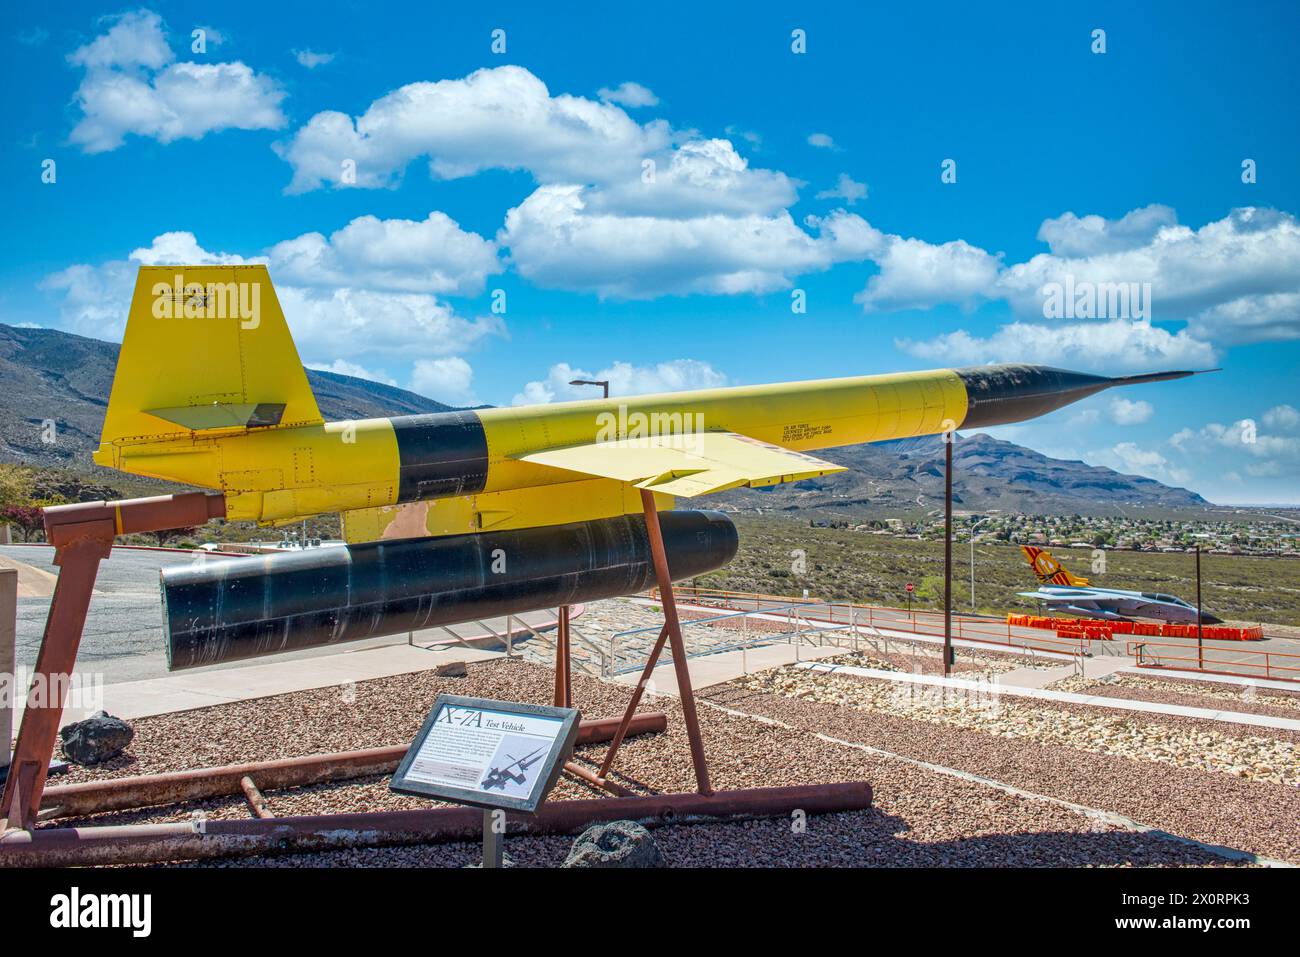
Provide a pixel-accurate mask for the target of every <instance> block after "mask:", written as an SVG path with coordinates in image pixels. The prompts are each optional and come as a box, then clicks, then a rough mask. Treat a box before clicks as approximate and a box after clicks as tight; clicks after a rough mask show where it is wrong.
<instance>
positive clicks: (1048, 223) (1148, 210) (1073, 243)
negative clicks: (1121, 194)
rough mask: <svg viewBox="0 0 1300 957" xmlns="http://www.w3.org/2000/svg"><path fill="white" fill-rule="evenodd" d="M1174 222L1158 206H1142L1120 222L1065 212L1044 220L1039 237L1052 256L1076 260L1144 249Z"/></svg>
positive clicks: (1164, 208) (1166, 209)
mask: <svg viewBox="0 0 1300 957" xmlns="http://www.w3.org/2000/svg"><path fill="white" fill-rule="evenodd" d="M1177 223H1178V218H1177V216H1176V215H1175V214H1174V211H1173V210H1172V209H1170V208H1169V207H1168V206H1160V205H1151V206H1143V207H1142V208H1141V209H1135V210H1132V211H1131V212H1128V213H1125V214H1124V215H1123V216H1122V217H1121V218H1119V219H1104V218H1103V217H1101V216H1095V215H1093V216H1082V217H1080V216H1076V215H1074V213H1064V214H1063V215H1061V216H1058V217H1056V218H1055V219H1045V220H1043V224H1042V226H1040V227H1039V229H1038V238H1039V239H1040V240H1042V241H1043V242H1045V243H1047V245H1048V246H1049V247H1050V248H1051V250H1052V253H1053V254H1055V255H1057V256H1065V257H1076V258H1077V257H1085V256H1095V255H1098V254H1100V253H1110V252H1118V251H1119V250H1124V249H1136V248H1138V247H1139V246H1145V245H1147V244H1148V243H1150V242H1151V240H1152V239H1154V238H1155V236H1156V234H1157V233H1158V232H1160V230H1161V229H1163V228H1165V227H1166V226H1176V225H1177Z"/></svg>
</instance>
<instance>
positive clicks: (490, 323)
mask: <svg viewBox="0 0 1300 957" xmlns="http://www.w3.org/2000/svg"><path fill="white" fill-rule="evenodd" d="M363 218H364V217H363ZM354 222H355V221H354ZM398 222H399V223H403V224H405V225H404V226H403V227H402V228H406V227H407V226H416V227H418V226H420V225H422V224H409V223H406V221H398ZM426 222H427V221H426ZM448 222H450V221H448ZM376 223H378V224H379V225H380V226H382V225H383V221H378V220H377V221H376ZM439 225H440V228H443V227H445V226H446V224H439ZM453 225H454V224H453ZM347 228H349V227H345V229H347ZM343 231H344V230H340V232H343ZM309 235H310V234H309ZM337 235H338V233H336V234H335V236H337ZM417 246H418V244H417ZM279 247H280V244H277V246H275V247H272V254H273V255H271V256H269V257H268V256H267V255H255V256H247V257H245V256H242V255H239V254H235V253H226V252H212V251H209V250H207V249H204V248H203V247H202V246H201V245H199V243H198V240H197V239H196V238H195V236H194V234H193V233H190V232H184V231H175V232H169V233H162V234H160V235H159V236H157V237H155V239H154V240H153V242H152V243H151V244H150V245H149V246H146V247H142V248H139V249H136V250H134V251H133V252H132V253H131V254H130V257H129V259H127V260H112V261H109V262H106V263H103V264H102V265H99V266H91V265H87V264H76V265H73V266H69V267H68V268H66V269H63V270H61V271H59V272H56V273H53V274H51V275H49V276H47V277H46V278H45V279H44V280H43V281H42V283H41V287H42V288H43V289H45V290H47V291H51V292H57V293H61V294H62V300H61V302H60V304H59V311H60V316H61V320H62V325H63V326H64V327H65V328H69V329H72V330H74V331H76V332H78V333H80V334H82V335H88V336H93V337H95V338H107V339H117V338H120V337H121V334H122V330H123V328H124V326H125V323H126V316H127V312H128V309H129V306H130V302H131V294H132V291H133V290H134V288H135V277H136V273H137V271H138V268H139V266H141V265H164V264H169V263H176V264H190V265H201V264H239V263H269V268H270V269H271V278H272V280H273V281H275V283H276V293H277V294H278V296H279V299H280V305H281V307H282V309H283V310H284V315H285V318H286V319H287V320H288V322H289V327H290V329H291V330H292V331H293V334H294V340H295V342H296V343H297V345H298V349H299V353H300V355H301V356H302V359H303V361H304V362H305V363H309V364H312V363H314V364H317V365H323V366H324V367H327V368H334V364H335V363H337V362H344V363H348V364H351V365H354V366H356V367H358V368H363V366H361V364H360V362H359V360H360V359H361V358H363V357H367V356H371V357H376V358H379V359H382V360H385V361H394V362H403V361H408V360H410V359H413V358H415V357H417V356H447V355H453V354H455V353H460V352H466V351H468V350H470V349H471V348H473V347H474V346H475V345H477V344H478V343H479V342H481V341H482V340H484V339H485V338H487V337H490V336H497V335H502V334H504V332H505V326H504V324H503V323H502V322H501V320H500V319H499V318H497V317H495V316H491V315H488V316H482V317H478V318H473V319H470V318H465V317H463V316H460V315H458V314H457V313H456V311H455V310H454V309H452V307H451V306H450V305H448V304H447V303H445V302H443V301H441V300H440V299H438V298H436V297H435V296H434V295H432V294H430V293H429V292H424V291H409V290H405V291H404V290H401V289H400V288H394V287H395V286H398V287H400V283H398V282H396V281H395V280H393V277H394V276H398V277H399V278H400V277H401V276H403V275H404V273H403V269H405V268H406V267H408V266H409V264H410V260H409V258H403V255H404V254H405V253H407V252H409V250H407V249H406V248H405V247H404V246H403V245H402V244H400V243H398V244H395V245H392V246H391V247H390V246H386V245H385V243H384V242H382V241H380V240H378V239H377V240H376V244H375V247H374V248H372V249H371V250H370V251H369V258H366V257H364V256H361V255H360V254H358V255H357V256H352V255H351V251H350V249H349V246H348V244H347V243H346V242H344V243H342V244H340V246H334V245H331V246H328V248H327V249H326V251H325V253H324V254H323V257H324V258H325V259H326V260H328V261H329V262H330V263H331V265H332V266H333V267H334V268H335V270H336V271H335V272H334V273H332V274H331V277H332V279H333V283H332V284H331V283H329V282H325V281H323V280H322V281H317V282H316V283H315V284H314V285H311V286H308V285H303V284H297V283H296V282H295V278H300V277H295V276H294V275H293V266H294V265H297V266H299V267H302V268H305V267H303V264H302V263H301V262H298V263H296V264H295V263H293V262H291V261H290V260H288V259H285V258H282V251H277V250H278V249H279ZM340 248H341V249H342V252H340V251H339V249H340ZM388 253H391V255H392V258H391V259H387V260H386V259H385V258H384V256H385V255H386V254H388ZM331 257H333V258H331ZM281 265H284V270H283V273H281V270H280V266H281ZM479 278H480V281H481V277H479ZM284 279H287V280H288V281H282V280H284ZM372 281H373V282H374V283H375V285H374V286H367V285H365V283H367V282H372ZM466 281H467V282H472V281H473V277H470V279H469V280H466ZM439 282H440V280H439ZM437 284H438V283H437V282H433V281H426V285H437ZM410 285H419V283H417V282H414V281H412V282H411V283H410ZM349 374H351V373H349ZM367 378H375V379H376V381H381V380H379V379H378V377H376V376H373V375H372V376H367Z"/></svg>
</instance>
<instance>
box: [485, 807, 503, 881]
mask: <svg viewBox="0 0 1300 957" xmlns="http://www.w3.org/2000/svg"><path fill="white" fill-rule="evenodd" d="M503 813H504V812H503ZM495 814H496V809H495V808H490V807H485V808H484V809H483V866H484V867H485V868H486V867H500V866H501V865H502V864H503V863H504V862H505V848H504V846H503V842H502V840H501V835H500V834H498V833H497V829H496V828H495V827H494V826H493V820H492V819H493V816H494V815H495Z"/></svg>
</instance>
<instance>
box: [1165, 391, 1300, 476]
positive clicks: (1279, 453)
mask: <svg viewBox="0 0 1300 957" xmlns="http://www.w3.org/2000/svg"><path fill="white" fill-rule="evenodd" d="M1292 411H1294V410H1292ZM1270 413H1274V414H1273V415H1270ZM1286 417H1287V415H1286V413H1285V412H1282V413H1281V414H1280V419H1281V420H1282V421H1283V422H1284V421H1285V419H1286ZM1265 418H1266V419H1271V420H1272V423H1273V425H1272V426H1270V425H1269V422H1267V421H1266V422H1265V423H1264V425H1265V427H1266V428H1269V427H1274V428H1276V427H1278V425H1279V415H1278V414H1277V410H1276V409H1270V410H1269V412H1267V413H1265ZM1279 430H1280V431H1281V430H1282V429H1279ZM1169 444H1170V445H1171V446H1172V447H1173V448H1175V449H1177V450H1178V451H1179V452H1180V453H1182V454H1183V455H1184V456H1186V458H1187V459H1188V461H1190V462H1205V461H1211V462H1216V463H1231V464H1236V463H1237V462H1244V463H1245V466H1244V469H1242V470H1243V471H1245V472H1246V474H1247V475H1250V476H1252V477H1253V478H1287V479H1292V480H1294V479H1300V436H1295V435H1274V434H1267V433H1265V432H1263V431H1262V430H1261V429H1260V428H1259V423H1257V422H1255V421H1254V420H1253V419H1239V420H1237V421H1236V422H1233V423H1231V424H1229V425H1224V424H1223V423H1221V422H1209V423H1207V424H1205V425H1204V426H1202V427H1201V428H1199V429H1181V430H1180V431H1178V432H1176V433H1175V434H1174V435H1172V436H1170V439H1169ZM1292 495H1294V491H1292Z"/></svg>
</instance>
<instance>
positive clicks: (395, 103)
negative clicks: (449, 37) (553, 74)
mask: <svg viewBox="0 0 1300 957" xmlns="http://www.w3.org/2000/svg"><path fill="white" fill-rule="evenodd" d="M668 144H669V130H668V127H667V125H666V124H664V123H662V122H652V123H649V124H646V125H645V126H642V125H641V124H639V123H637V122H636V121H635V120H633V119H632V118H631V117H629V116H628V115H627V114H626V113H624V112H623V111H622V110H621V109H620V108H619V107H617V106H615V105H613V104H611V103H600V102H597V101H595V100H589V99H585V98H583V97H577V96H569V95H567V94H561V95H559V96H552V95H551V93H550V91H549V90H548V89H547V88H546V84H544V83H543V82H542V81H541V80H539V79H538V78H537V77H535V76H534V75H533V74H532V73H530V72H529V71H528V70H526V69H524V68H523V67H518V66H502V67H496V68H494V69H482V70H476V71H475V72H473V73H471V74H470V75H469V76H467V77H465V78H464V79H459V80H439V81H437V82H421V83H409V84H407V85H406V86H403V87H400V88H399V89H396V90H394V91H393V92H391V93H389V94H387V95H385V96H382V97H380V98H379V99H378V100H375V101H374V102H373V103H371V104H370V106H369V108H368V109H367V110H366V111H365V112H364V113H363V114H361V115H360V116H358V117H357V118H356V119H355V120H354V119H353V118H352V117H350V116H348V115H346V114H344V113H339V112H336V111H332V110H330V111H325V112H321V113H317V114H316V115H315V116H313V117H312V118H311V119H310V120H308V121H307V123H306V125H304V126H303V127H301V128H300V129H299V130H298V131H297V132H296V133H295V134H294V135H293V136H292V137H291V139H290V140H289V141H288V142H287V143H284V144H280V145H279V147H278V151H279V153H280V155H281V156H283V157H284V159H285V160H286V161H288V163H289V164H290V165H291V166H292V167H293V180H292V182H291V183H290V185H289V190H290V191H291V192H303V191H305V190H311V189H316V188H318V187H320V186H323V185H327V184H329V185H340V184H342V183H343V182H344V180H343V164H344V161H346V160H351V161H353V162H355V164H356V183H355V185H357V186H362V187H378V186H388V185H392V184H393V183H394V182H396V181H397V180H398V179H400V178H401V175H402V173H403V171H404V170H405V169H406V167H407V166H408V165H409V164H410V163H411V161H412V160H415V159H417V158H420V157H424V158H426V159H427V160H428V166H429V172H430V174H431V175H432V176H433V177H435V178H437V179H456V178H458V177H463V176H471V175H473V174H475V173H478V172H481V171H482V170H487V169H506V170H527V171H528V172H530V173H532V174H533V176H534V177H536V178H537V179H538V180H539V181H541V182H578V183H588V182H596V181H608V180H618V179H628V180H631V179H635V178H637V177H639V176H640V172H641V159H642V157H646V156H650V155H651V154H654V153H657V152H659V151H661V150H663V149H664V148H666V147H667V146H668Z"/></svg>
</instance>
